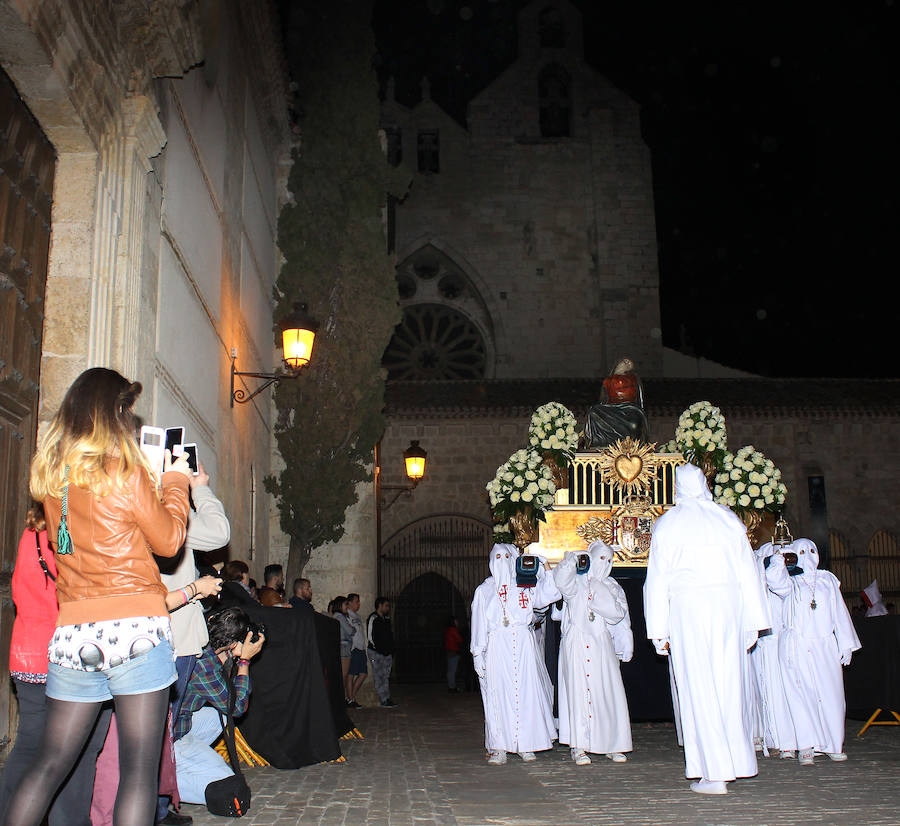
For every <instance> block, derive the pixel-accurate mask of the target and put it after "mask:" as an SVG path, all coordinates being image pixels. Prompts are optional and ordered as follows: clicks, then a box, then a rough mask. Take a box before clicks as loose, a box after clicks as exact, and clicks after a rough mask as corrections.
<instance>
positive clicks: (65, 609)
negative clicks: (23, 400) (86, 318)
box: [6, 367, 192, 826]
mask: <svg viewBox="0 0 900 826" xmlns="http://www.w3.org/2000/svg"><path fill="white" fill-rule="evenodd" d="M141 389H142V387H141V385H140V384H139V383H138V382H129V381H128V380H127V379H125V378H123V377H122V376H120V375H119V374H118V373H116V372H115V371H114V370H107V369H104V368H99V367H97V368H92V369H90V370H86V371H85V372H83V373H82V374H81V375H80V376H79V377H78V378H77V379H76V380H75V381H74V382H73V384H72V386H71V387H70V388H69V390H68V391H67V392H66V395H65V397H64V398H63V402H62V405H61V407H60V410H59V412H58V413H57V415H56V416H55V417H54V419H53V421H52V422H51V423H50V425H49V427H48V428H47V430H46V431H45V433H44V436H43V438H42V439H41V442H40V445H39V447H38V450H37V453H36V455H35V457H34V460H33V461H32V466H31V483H30V487H31V494H32V496H33V497H34V498H35V499H36V500H37V501H42V502H43V503H44V511H45V514H46V518H47V528H48V530H47V533H48V535H49V536H50V538H51V544H53V540H54V539H55V545H56V547H55V549H54V550H55V552H56V554H57V557H56V559H57V569H58V576H57V583H56V586H57V599H58V601H59V616H58V618H57V627H56V631H55V632H54V635H53V637H52V639H51V641H50V645H49V648H48V652H49V659H50V663H49V666H48V670H47V697H48V699H51V700H53V702H52V703H48V710H47V719H46V724H45V728H44V736H43V738H42V739H41V745H40V747H39V749H38V754H37V756H36V757H35V759H34V762H33V763H32V765H31V767H30V768H29V769H28V770H27V771H26V773H25V775H24V777H23V778H22V780H21V781H20V782H19V784H18V788H17V789H16V791H15V793H14V794H13V796H12V799H11V800H10V803H9V811H8V816H7V820H6V823H7V824H8V826H37V824H39V823H40V822H41V821H42V820H43V817H44V814H45V813H46V811H47V809H48V808H49V805H50V802H51V800H52V799H53V796H54V795H55V793H56V791H57V789H58V788H59V787H60V786H61V785H62V783H63V781H64V780H65V778H66V776H67V775H68V774H69V772H70V771H71V769H72V768H73V766H75V764H76V762H77V760H78V757H79V754H80V753H81V750H82V747H83V746H84V743H85V741H86V740H87V738H88V737H89V736H90V733H91V730H92V729H93V728H94V725H95V723H96V721H97V717H98V715H99V714H100V710H101V707H102V705H103V703H104V702H106V701H107V700H109V699H114V702H115V710H116V713H117V717H118V720H119V737H120V741H121V744H122V748H121V749H120V752H119V754H120V760H119V767H120V777H121V780H120V783H119V787H118V792H117V797H116V822H117V823H119V824H126V823H127V824H144V823H149V822H150V821H151V820H152V819H153V815H154V812H155V811H156V798H157V785H158V784H157V780H158V776H157V769H158V766H159V757H160V750H161V744H162V740H163V729H164V726H165V720H166V714H167V712H168V707H169V686H170V685H171V684H172V683H173V682H175V679H176V673H175V665H174V651H173V649H172V644H171V630H170V625H169V616H168V611H167V609H166V604H165V596H166V588H165V586H164V585H163V584H162V580H161V579H160V576H159V569H158V568H157V566H156V563H155V562H154V560H153V556H152V554H151V551H150V549H151V548H152V549H153V551H154V552H155V553H156V554H158V555H160V556H169V557H171V556H175V554H177V553H178V550H179V548H181V546H182V545H183V544H184V539H185V533H186V526H187V515H188V510H189V505H188V488H189V479H190V477H191V475H192V474H191V471H190V468H189V467H188V463H187V459H186V458H184V457H179V458H178V459H177V460H176V461H174V462H173V461H172V457H171V454H169V453H168V451H167V452H166V458H165V463H164V472H163V474H162V478H161V480H159V481H160V482H161V485H162V494H161V497H160V494H159V493H158V491H157V484H156V482H157V479H156V469H155V468H153V467H151V466H150V464H149V462H148V461H147V458H146V457H145V456H144V454H143V453H142V452H141V450H140V447H139V446H138V443H137V440H136V439H135V436H134V433H135V417H134V413H133V412H132V408H133V406H134V403H135V401H136V400H137V398H138V396H139V395H140V392H141Z"/></svg>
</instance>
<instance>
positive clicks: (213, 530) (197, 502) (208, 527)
mask: <svg viewBox="0 0 900 826" xmlns="http://www.w3.org/2000/svg"><path fill="white" fill-rule="evenodd" d="M197 466H198V469H199V473H198V474H197V475H196V476H192V477H191V479H190V486H191V499H192V500H193V503H194V509H193V510H192V511H191V512H190V513H189V514H188V525H187V538H186V539H185V541H184V547H183V548H182V549H181V551H179V553H178V555H177V556H176V557H175V559H174V562H175V566H174V568H172V569H169V567H168V566H166V568H165V570H163V571H161V575H162V581H163V583H164V584H165V586H166V589H167V590H169V591H177V590H179V589H181V588H184V589H187V586H188V585H189V584H190V583H191V582H193V581H194V580H195V579H197V577H198V576H199V572H198V571H197V563H196V561H195V559H194V552H195V551H200V552H203V551H215V550H218V549H219V548H221V547H223V546H225V545H227V544H228V541H229V540H230V539H231V525H230V524H229V522H228V517H227V516H225V508H224V507H223V506H222V503H221V502H220V501H219V500H218V499H217V498H216V496H215V494H214V493H213V492H212V490H210V487H209V475H208V474H207V472H206V469H205V468H204V467H203V463H202V462H198V463H197ZM158 561H159V560H158ZM189 596H190V593H189V592H187V593H186V597H189ZM195 596H196V595H195ZM170 622H171V625H172V638H173V640H174V642H175V655H176V660H175V669H176V671H177V672H178V680H177V682H176V683H175V692H174V695H173V699H172V719H173V720H175V719H177V718H178V712H179V710H180V708H181V702H182V700H183V699H184V692H185V689H186V688H187V684H188V681H189V680H190V679H191V673H192V672H193V670H194V665H196V663H197V658H198V657H199V656H200V655H201V654H202V653H203V648H204V647H205V646H206V644H207V642H209V633H208V632H207V630H206V618H205V617H204V616H203V606H202V605H200V603H199V601H196V600H195V599H194V598H190V599H187V604H185V605H184V606H182V607H181V608H179V609H178V610H177V611H173V612H172V613H171V614H170ZM156 817H157V823H162V824H166V826H185V825H186V824H188V823H190V822H191V818H190V817H188V816H187V815H179V814H176V813H175V812H171V811H169V803H168V798H167V797H160V798H159V801H158V803H157V812H156Z"/></svg>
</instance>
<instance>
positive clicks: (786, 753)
mask: <svg viewBox="0 0 900 826" xmlns="http://www.w3.org/2000/svg"><path fill="white" fill-rule="evenodd" d="M781 759H782V760H793V759H794V750H793V749H782V750H781Z"/></svg>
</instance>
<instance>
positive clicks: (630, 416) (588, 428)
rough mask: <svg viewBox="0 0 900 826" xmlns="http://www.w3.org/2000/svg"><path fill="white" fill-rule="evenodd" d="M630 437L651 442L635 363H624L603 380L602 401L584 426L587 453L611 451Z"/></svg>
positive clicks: (592, 410) (629, 360)
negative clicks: (621, 440)
mask: <svg viewBox="0 0 900 826" xmlns="http://www.w3.org/2000/svg"><path fill="white" fill-rule="evenodd" d="M628 436H630V437H631V438H632V439H634V440H635V441H641V442H648V441H649V440H650V429H649V427H648V426H647V415H646V414H645V413H644V393H643V389H642V388H641V380H640V379H639V378H638V377H637V375H636V374H635V372H634V362H633V361H632V360H631V359H629V358H623V359H621V360H620V361H619V362H618V364H616V366H615V367H614V368H613V370H612V372H611V373H610V374H609V375H608V376H607V377H606V378H605V379H604V380H603V397H602V400H601V401H600V403H599V404H595V405H594V406H593V407H591V409H590V410H589V411H588V416H587V422H585V425H584V442H583V447H584V449H585V450H591V449H595V448H604V447H609V446H610V445H612V444H615V443H616V441H618V440H619V439H624V438H626V437H628Z"/></svg>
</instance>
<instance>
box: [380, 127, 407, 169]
mask: <svg viewBox="0 0 900 826" xmlns="http://www.w3.org/2000/svg"><path fill="white" fill-rule="evenodd" d="M384 132H385V135H386V136H387V161H388V163H389V164H390V165H391V166H400V164H401V163H402V162H403V132H402V131H401V130H400V129H398V128H397V127H396V126H388V127H387V128H386V129H385V130H384Z"/></svg>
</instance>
